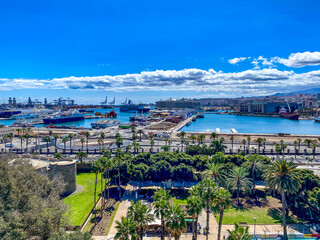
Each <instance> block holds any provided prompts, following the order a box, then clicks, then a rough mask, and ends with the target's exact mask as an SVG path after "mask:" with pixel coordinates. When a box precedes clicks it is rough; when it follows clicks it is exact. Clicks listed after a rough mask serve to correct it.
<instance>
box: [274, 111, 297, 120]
mask: <svg viewBox="0 0 320 240" xmlns="http://www.w3.org/2000/svg"><path fill="white" fill-rule="evenodd" d="M299 116H300V114H299V112H298V111H297V110H295V111H294V112H293V113H292V112H291V111H290V108H289V112H288V111H287V109H285V108H281V109H280V111H279V117H282V118H287V119H290V120H299Z"/></svg>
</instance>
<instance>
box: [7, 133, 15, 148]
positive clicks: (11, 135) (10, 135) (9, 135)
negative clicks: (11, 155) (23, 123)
mask: <svg viewBox="0 0 320 240" xmlns="http://www.w3.org/2000/svg"><path fill="white" fill-rule="evenodd" d="M7 137H8V138H9V139H10V142H11V144H10V151H11V152H12V146H13V144H12V139H13V138H14V135H13V133H8V135H7Z"/></svg>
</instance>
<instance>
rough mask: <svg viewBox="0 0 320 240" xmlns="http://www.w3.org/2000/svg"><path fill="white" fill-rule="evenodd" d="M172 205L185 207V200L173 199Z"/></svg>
mask: <svg viewBox="0 0 320 240" xmlns="http://www.w3.org/2000/svg"><path fill="white" fill-rule="evenodd" d="M173 204H177V205H187V199H181V198H180V199H177V198H176V197H174V198H173Z"/></svg>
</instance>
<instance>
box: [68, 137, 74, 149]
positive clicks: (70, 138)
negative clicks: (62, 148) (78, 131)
mask: <svg viewBox="0 0 320 240" xmlns="http://www.w3.org/2000/svg"><path fill="white" fill-rule="evenodd" d="M68 138H69V141H70V153H71V141H72V139H73V138H74V135H73V134H72V133H70V134H69V135H68Z"/></svg>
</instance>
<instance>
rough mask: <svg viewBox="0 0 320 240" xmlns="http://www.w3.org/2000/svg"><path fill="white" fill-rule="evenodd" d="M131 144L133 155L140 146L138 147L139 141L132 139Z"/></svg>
mask: <svg viewBox="0 0 320 240" xmlns="http://www.w3.org/2000/svg"><path fill="white" fill-rule="evenodd" d="M132 146H133V156H135V155H136V153H137V152H139V149H140V148H141V147H140V145H139V143H137V142H136V140H133V142H132Z"/></svg>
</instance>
